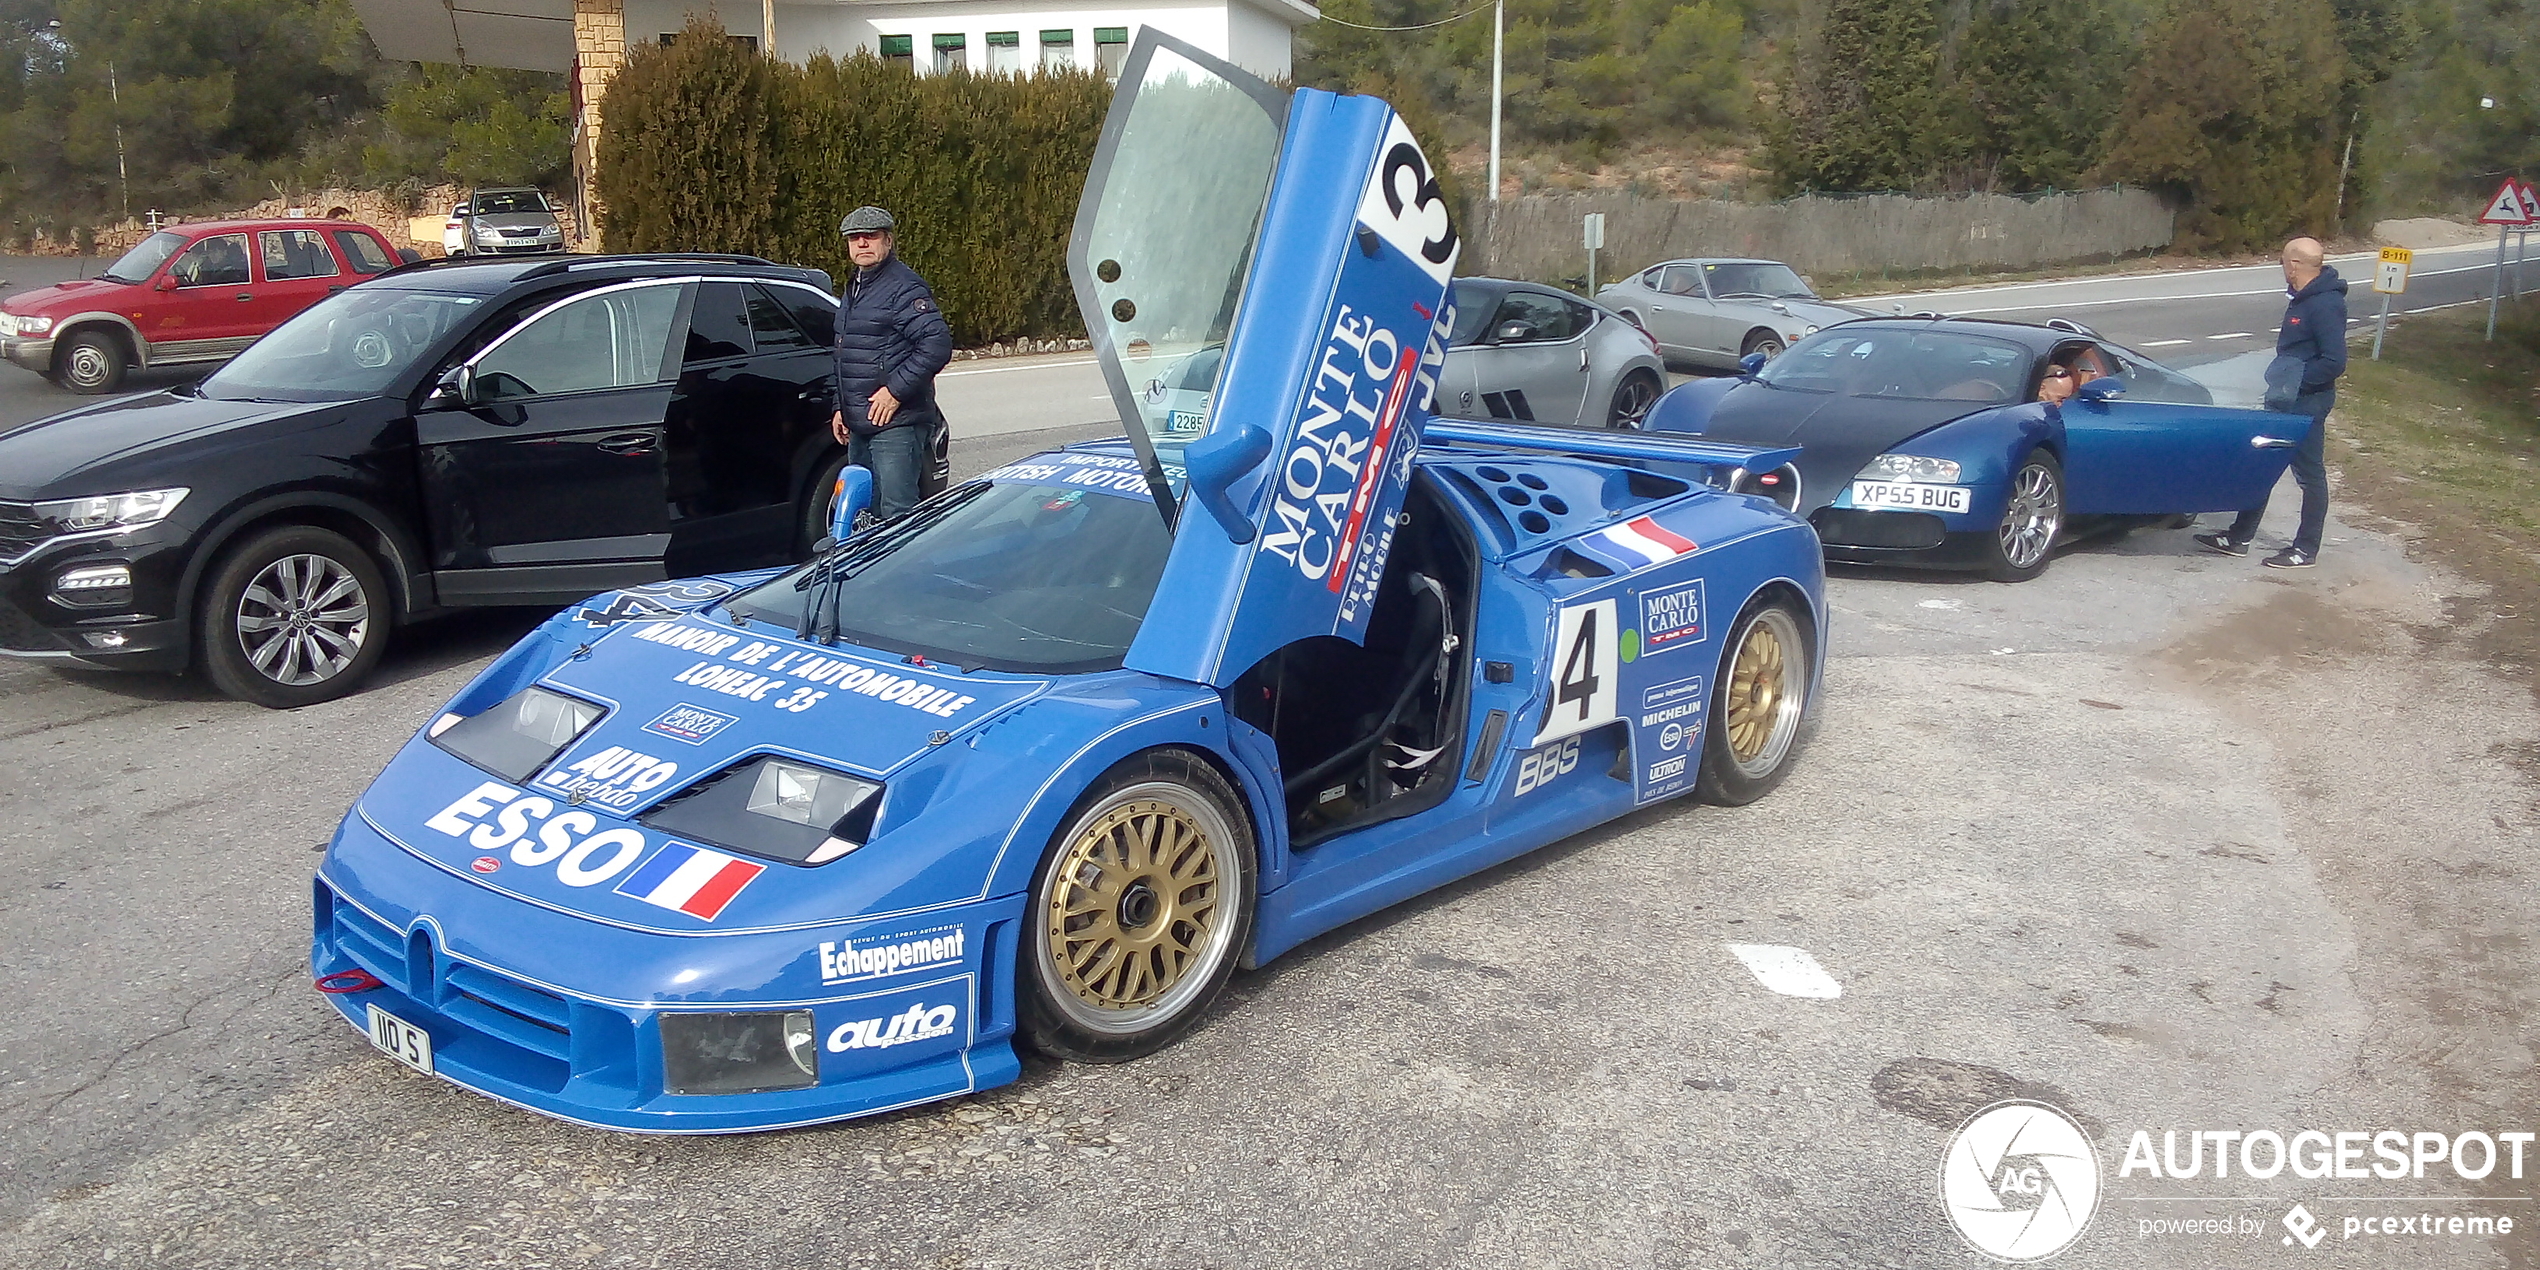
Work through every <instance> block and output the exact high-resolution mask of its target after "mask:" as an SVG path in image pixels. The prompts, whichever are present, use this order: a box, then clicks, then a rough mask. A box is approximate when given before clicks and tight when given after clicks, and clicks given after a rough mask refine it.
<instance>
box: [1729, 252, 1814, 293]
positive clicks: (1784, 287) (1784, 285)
mask: <svg viewBox="0 0 2540 1270" xmlns="http://www.w3.org/2000/svg"><path fill="white" fill-rule="evenodd" d="M1702 271H1703V272H1704V273H1705V274H1708V275H1709V276H1710V278H1711V298H1712V299H1714V300H1726V299H1731V298H1736V299H1743V300H1787V299H1794V298H1797V297H1801V296H1807V297H1810V298H1814V295H1815V293H1814V292H1811V291H1810V290H1809V289H1808V284H1807V283H1805V282H1802V281H1800V280H1799V275H1798V274H1796V273H1794V272H1792V271H1791V268H1790V266H1789V265H1777V264H1773V263H1771V262H1769V261H1767V262H1752V261H1730V262H1728V263H1725V264H1715V265H1704V266H1702Z"/></svg>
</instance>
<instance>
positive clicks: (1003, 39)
mask: <svg viewBox="0 0 2540 1270" xmlns="http://www.w3.org/2000/svg"><path fill="white" fill-rule="evenodd" d="M988 69H989V70H991V71H995V72H997V73H999V74H1005V75H1011V74H1014V73H1015V72H1017V71H1020V70H1022V69H1023V33H1022V32H1021V31H990V32H988Z"/></svg>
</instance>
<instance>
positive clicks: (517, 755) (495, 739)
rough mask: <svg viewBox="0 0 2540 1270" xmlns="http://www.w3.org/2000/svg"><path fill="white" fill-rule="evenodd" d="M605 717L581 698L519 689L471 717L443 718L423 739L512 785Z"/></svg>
mask: <svg viewBox="0 0 2540 1270" xmlns="http://www.w3.org/2000/svg"><path fill="white" fill-rule="evenodd" d="M607 713H608V710H607V709H606V708H605V707H602V706H598V705H594V704H592V703H591V702H588V701H584V700H583V699H582V698H580V697H568V696H566V695H564V694H563V693H561V692H551V691H549V690H547V689H545V688H523V689H521V690H520V691H518V692H515V693H513V694H512V695H510V696H508V697H505V698H503V700H501V701H500V702H497V703H496V704H495V705H494V708H492V709H490V710H487V711H486V712H484V713H483V714H480V715H477V716H475V717H474V718H462V717H460V716H458V715H455V714H445V715H442V716H441V717H440V718H438V719H435V720H433V722H432V727H431V728H430V729H428V730H427V731H426V732H425V735H426V736H428V737H430V738H431V739H432V743H433V744H434V745H438V746H440V747H441V748H442V749H445V750H448V751H449V752H451V753H452V754H456V755H458V756H459V757H460V758H463V759H466V760H467V761H468V762H471V763H474V764H476V765H477V766H478V767H481V768H484V769H485V770H486V771H489V772H492V773H493V774H495V775H496V776H500V777H502V778H503V779H505V780H507V781H510V782H512V783H513V784H515V785H517V784H519V783H521V782H523V781H526V780H528V779H529V778H530V777H531V776H532V775H535V774H536V773H537V771H538V769H539V768H542V767H545V766H546V765H547V763H548V761H549V760H551V759H553V758H555V756H556V755H558V754H560V753H562V752H563V751H564V747H566V746H568V745H571V744H573V742H574V738H576V737H579V736H581V735H582V734H583V733H585V732H588V731H590V730H591V725H592V724H594V723H597V722H599V721H600V716H601V715H604V714H607Z"/></svg>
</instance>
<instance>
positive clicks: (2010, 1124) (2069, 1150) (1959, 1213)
mask: <svg viewBox="0 0 2540 1270" xmlns="http://www.w3.org/2000/svg"><path fill="white" fill-rule="evenodd" d="M1940 1203H1941V1207H1943V1208H1945V1209H1947V1210H1948V1212H1949V1220H1950V1221H1951V1222H1952V1223H1953V1224H1955V1225H1956V1226H1957V1227H1958V1233H1959V1235H1961V1236H1962V1237H1964V1238H1965V1239H1966V1241H1967V1243H1968V1245H1969V1246H1970V1247H1972V1248H1974V1249H1975V1250H1976V1251H1978V1252H1981V1253H1983V1254H1984V1255H1986V1256H1988V1257H1992V1258H1994V1259H1996V1260H1999V1261H2042V1260H2044V1259H2046V1258H2048V1257H2051V1256H2054V1255H2055V1254H2056V1253H2059V1252H2062V1251H2063V1250H2064V1249H2066V1248H2068V1247H2071V1246H2072V1242H2073V1241H2074V1240H2076V1239H2079V1238H2080V1237H2081V1232H2082V1231H2083V1229H2085V1228H2086V1227H2088V1226H2089V1225H2090V1218H2091V1216H2092V1215H2093V1214H2094V1213H2096V1212H2097V1211H2098V1210H2099V1153H2098V1151H2097V1150H2096V1149H2095V1148H2093V1147H2092V1146H2091V1145H2090V1136H2089V1135H2088V1134H2085V1133H2083V1132H2082V1131H2081V1126H2080V1125H2078V1124H2075V1123H2074V1122H2073V1119H2072V1117H2070V1116H2067V1115H2065V1114H2064V1113H2063V1112H2062V1111H2060V1110H2058V1109H2056V1108H2054V1107H2050V1106H2047V1105H2046V1104H2045V1103H2042V1102H2027V1101H2011V1102H1998V1103H1995V1104H1993V1105H1992V1106H1990V1107H1987V1108H1985V1109H1984V1110H1982V1111H1979V1112H1977V1113H1976V1114H1974V1115H1973V1116H1970V1117H1968V1118H1967V1122H1966V1123H1965V1124H1962V1125H1959V1126H1958V1131H1957V1132H1956V1133H1953V1134H1951V1135H1950V1137H1949V1146H1948V1149H1947V1151H1946V1152H1945V1153H1944V1154H1943V1155H1942V1156H1941V1161H1940Z"/></svg>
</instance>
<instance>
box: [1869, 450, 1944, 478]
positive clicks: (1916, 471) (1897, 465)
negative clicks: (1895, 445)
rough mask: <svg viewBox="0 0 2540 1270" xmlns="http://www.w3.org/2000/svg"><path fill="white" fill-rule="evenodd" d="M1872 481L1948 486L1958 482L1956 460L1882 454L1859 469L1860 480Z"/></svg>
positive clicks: (1914, 455)
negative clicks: (1911, 482) (1912, 482)
mask: <svg viewBox="0 0 2540 1270" xmlns="http://www.w3.org/2000/svg"><path fill="white" fill-rule="evenodd" d="M1860 479H1866V480H1873V481H1914V482H1919V483H1925V484H1940V485H1949V484H1955V483H1956V482H1957V480H1958V461H1957V460H1956V459H1927V458H1924V457H1923V456H1922V455H1919V454H1882V455H1880V456H1878V457H1877V458H1875V459H1872V460H1870V462H1869V466H1867V467H1864V468H1862V469H1861V478H1860Z"/></svg>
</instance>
